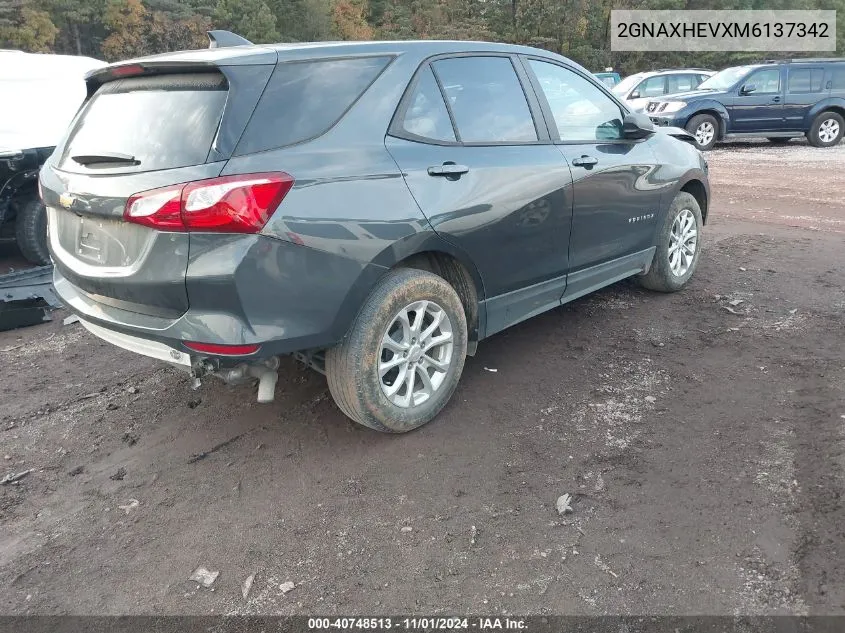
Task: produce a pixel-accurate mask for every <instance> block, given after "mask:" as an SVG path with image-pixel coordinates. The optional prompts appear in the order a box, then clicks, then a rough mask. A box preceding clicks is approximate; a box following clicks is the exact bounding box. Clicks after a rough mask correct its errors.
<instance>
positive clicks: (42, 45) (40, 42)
mask: <svg viewBox="0 0 845 633" xmlns="http://www.w3.org/2000/svg"><path fill="white" fill-rule="evenodd" d="M7 13H8V15H7V17H5V18H4V19H3V21H2V22H0V47H2V48H15V49H20V50H23V51H29V52H32V53H49V52H51V51H52V50H53V43H54V42H55V41H56V35H57V34H58V32H59V29H57V28H56V26H55V25H54V24H53V21H52V20H51V19H50V14H49V13H47V12H46V11H41V10H39V9H36V8H34V7H33V6H31V5H29V4H23V3H21V4H20V5H19V6H17V7H14V8H12V10H11V11H8V12H7Z"/></svg>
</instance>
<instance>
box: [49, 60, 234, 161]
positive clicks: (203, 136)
mask: <svg viewBox="0 0 845 633" xmlns="http://www.w3.org/2000/svg"><path fill="white" fill-rule="evenodd" d="M226 95H227V89H226V81H225V79H224V77H223V76H222V75H219V74H216V73H204V74H192V75H162V76H158V77H134V78H127V79H119V80H117V81H112V82H109V83H107V84H104V85H103V86H102V87H101V88H100V89H99V90H98V91H97V93H96V94H95V95H94V97H93V98H92V99H91V101H90V102H89V103H88V105H87V106H86V107H85V108H84V110H83V112H82V114H81V116H80V118H79V120H78V121H77V123H76V125H75V127H74V129H73V131H72V132H71V134H70V136H69V138H68V141H67V143H66V145H65V151H64V154H63V155H62V160H61V163H60V167H61V168H63V169H68V170H70V171H92V170H94V169H96V168H97V167H100V166H102V167H109V168H114V167H118V168H121V169H122V168H123V165H121V164H118V163H100V164H99V165H91V166H90V167H88V168H86V167H83V166H82V165H81V164H79V163H77V162H76V161H74V160H73V157H74V156H97V155H113V154H119V155H124V156H127V157H132V158H133V159H134V162H135V163H136V164H134V165H132V164H130V165H127V166H126V170H127V171H150V170H157V169H173V168H175V167H187V166H189V165H199V164H202V163H204V162H205V161H206V159H207V157H208V153H209V150H210V149H211V143H212V142H213V140H214V137H215V135H216V133H217V128H218V126H219V124H220V118H221V116H222V114H223V107H224V105H225V103H226Z"/></svg>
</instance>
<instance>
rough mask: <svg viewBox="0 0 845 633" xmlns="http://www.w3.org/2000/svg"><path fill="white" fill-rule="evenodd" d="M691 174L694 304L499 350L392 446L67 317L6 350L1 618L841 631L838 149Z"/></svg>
mask: <svg viewBox="0 0 845 633" xmlns="http://www.w3.org/2000/svg"><path fill="white" fill-rule="evenodd" d="M708 159H709V161H710V164H711V174H712V186H713V191H714V200H713V204H712V209H711V212H710V223H709V225H708V227H707V229H706V238H705V244H704V252H703V255H702V260H701V266H700V267H699V269H698V272H697V274H696V277H695V278H694V279H693V282H692V283H691V285H690V286H689V287H688V288H687V289H686V290H685V291H683V292H681V293H678V294H674V295H658V294H654V293H650V292H647V291H644V290H642V289H640V288H639V287H638V286H636V285H635V284H634V283H631V282H623V283H620V284H617V285H615V286H612V287H610V288H608V289H606V290H604V291H602V292H600V293H598V294H596V295H593V296H590V297H586V298H584V299H581V300H579V301H576V302H574V303H572V304H570V305H567V306H565V307H562V308H560V309H558V310H554V311H552V312H550V313H546V314H544V315H542V316H540V317H537V318H534V319H532V320H530V321H527V322H525V323H523V324H521V325H518V326H516V327H514V328H511V329H510V330H507V331H505V332H503V333H501V334H499V335H497V336H495V337H493V338H492V339H490V340H488V341H486V342H484V343H483V344H481V345H480V347H479V352H478V355H477V356H476V357H474V358H470V359H468V361H467V365H466V369H465V371H464V377H463V379H462V381H461V384H460V385H459V387H458V391H457V393H456V395H455V397H454V398H453V400H452V403H451V404H450V405H449V406H448V407H447V408H446V410H445V411H444V412H443V413H442V414H441V415H440V417H439V418H438V419H437V420H435V421H434V422H432V423H431V424H429V425H427V426H425V427H423V428H422V429H420V430H419V431H416V432H414V433H411V434H409V435H405V436H387V435H381V434H378V433H374V432H371V431H368V430H366V429H364V428H362V427H358V426H356V425H355V424H353V423H352V422H350V421H348V420H347V419H346V418H344V416H343V415H342V414H341V413H340V412H339V411H338V409H337V408H336V407H335V406H334V404H333V403H332V401H331V399H330V398H329V396H328V393H327V389H326V383H325V379H324V378H323V377H322V376H320V375H318V374H315V373H312V372H311V371H309V370H305V369H302V368H300V367H298V366H297V365H296V364H295V363H294V362H293V361H289V362H285V363H283V369H282V372H281V375H280V379H279V384H278V389H277V399H276V402H275V403H274V404H272V405H258V404H256V403H255V401H254V391H253V390H252V389H251V388H249V387H238V388H234V389H229V388H225V387H222V386H221V385H219V384H218V383H216V382H212V381H208V382H206V383H204V384H203V385H202V387H201V388H200V389H198V390H197V391H192V390H191V389H190V380H189V378H188V377H187V376H186V375H184V374H182V373H180V372H178V371H176V370H174V369H171V368H168V367H165V366H163V365H161V364H160V363H158V362H155V361H151V360H147V359H145V358H142V357H139V356H136V355H134V354H131V353H129V352H124V351H122V350H120V349H117V348H114V347H111V346H110V345H108V344H106V343H101V342H99V341H97V340H96V339H94V338H93V337H92V336H90V335H89V334H88V333H87V332H85V331H84V330H83V329H82V328H81V326H80V325H79V324H75V325H68V326H63V325H62V318H61V317H62V316H65V313H62V312H59V313H57V314H56V315H55V318H54V321H53V322H52V323H50V324H45V325H42V326H37V327H31V328H28V329H25V330H19V331H16V332H6V333H3V334H0V380H2V390H1V391H0V392H2V405H0V453H2V454H0V460H2V473H0V474H2V475H8V474H19V473H22V472H24V471H27V470H29V469H33V470H32V472H29V473H28V474H27V475H25V476H23V477H22V478H21V479H19V480H18V481H16V482H13V483H6V484H4V485H2V486H0V533H2V538H1V539H0V612H2V613H7V614H27V613H39V614H56V613H75V614H90V613H110V614H124V613H130V614H131V613H158V614H163V613H202V614H210V613H215V614H220V613H247V614H253V613H255V614H258V613H261V614H311V613H320V614H342V615H348V614H353V613H357V614H364V615H366V614H372V613H374V612H375V613H387V614H396V613H416V614H435V613H442V614H449V613H451V614H455V613H478V614H482V613H483V614H490V613H497V614H498V613H506V612H507V613H518V614H538V613H578V614H594V613H623V614H639V613H648V614H660V613H671V614H699V613H701V614H704V613H706V614H737V613H740V614H757V613H786V612H789V613H799V614H803V613H823V614H831V613H838V614H843V613H845V550H843V548H842V543H843V542H845V507H844V506H843V498H842V491H843V488H845V321H843V311H845V275H843V268H845V196H843V191H845V144H841V145H839V146H838V147H837V148H834V149H831V150H819V149H813V148H811V147H808V146H807V145H806V144H805V143H799V142H793V143H791V144H790V145H788V146H786V147H774V146H771V145H769V144H767V143H734V144H730V145H726V146H723V147H721V148H720V149H718V150H716V151H714V152H711V153H709V154H708ZM485 369H495V370H496V371H495V372H493V371H485ZM563 493H570V494H572V496H573V502H572V507H573V510H574V511H573V512H572V513H571V514H566V515H564V516H563V517H561V516H558V514H557V512H556V510H555V501H556V500H557V498H558V497H559V496H560V495H561V494H563ZM199 566H204V567H206V568H208V569H209V570H213V571H219V572H220V573H219V576H218V577H217V579H216V581H215V582H214V584H213V585H212V587H211V588H210V589H209V588H201V587H199V585H197V583H195V582H191V581H189V580H188V578H189V576H190V575H191V574H192V573H193V572H194V570H195V569H196V568H197V567H199ZM252 574H255V576H254V582H253V584H252V587H251V590H250V592H249V594H248V596H247V598H244V597H243V595H242V583H243V582H244V580H245V579H246V578H247V577H249V576H251V575H252ZM285 583H293V589H292V590H291V589H290V585H289V584H288V585H285ZM212 589H213V591H212Z"/></svg>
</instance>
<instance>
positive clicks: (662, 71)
mask: <svg viewBox="0 0 845 633" xmlns="http://www.w3.org/2000/svg"><path fill="white" fill-rule="evenodd" d="M690 70H703V71H705V72H708V73H712V72H713V71H712V70H710V69H709V68H687V67H686V66H685V67H684V68H658V69H657V70H653V71H651V72H654V73H666V72H669V71H672V72H679V73H684V72H689V71H690Z"/></svg>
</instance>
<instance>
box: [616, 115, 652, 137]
mask: <svg viewBox="0 0 845 633" xmlns="http://www.w3.org/2000/svg"><path fill="white" fill-rule="evenodd" d="M652 134H654V123H652V122H651V119H649V118H648V117H647V116H646V115H645V114H642V113H640V112H629V113H628V114H626V115H625V118H624V119H623V120H622V137H623V138H645V137H647V136H651V135H652Z"/></svg>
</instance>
